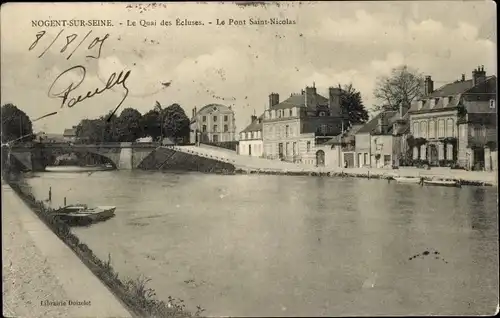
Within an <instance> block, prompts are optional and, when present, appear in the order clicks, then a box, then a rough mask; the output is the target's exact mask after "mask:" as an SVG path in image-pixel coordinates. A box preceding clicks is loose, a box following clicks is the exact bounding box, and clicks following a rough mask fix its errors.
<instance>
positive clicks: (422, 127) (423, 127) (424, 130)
mask: <svg viewBox="0 0 500 318" xmlns="http://www.w3.org/2000/svg"><path fill="white" fill-rule="evenodd" d="M420 136H422V138H427V122H426V121H422V122H420Z"/></svg>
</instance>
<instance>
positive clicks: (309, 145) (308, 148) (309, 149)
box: [307, 141, 311, 152]
mask: <svg viewBox="0 0 500 318" xmlns="http://www.w3.org/2000/svg"><path fill="white" fill-rule="evenodd" d="M309 151H311V142H310V141H308V142H307V152H309Z"/></svg>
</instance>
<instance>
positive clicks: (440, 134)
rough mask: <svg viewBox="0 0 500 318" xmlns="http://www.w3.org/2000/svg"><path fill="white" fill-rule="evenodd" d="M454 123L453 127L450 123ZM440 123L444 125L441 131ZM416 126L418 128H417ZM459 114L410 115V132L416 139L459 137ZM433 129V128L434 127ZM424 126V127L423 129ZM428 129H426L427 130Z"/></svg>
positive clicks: (454, 112) (447, 112) (450, 112)
mask: <svg viewBox="0 0 500 318" xmlns="http://www.w3.org/2000/svg"><path fill="white" fill-rule="evenodd" d="M449 122H450V123H452V124H451V125H450V124H448V123H449ZM440 123H443V126H442V129H441V130H440V126H439V125H440ZM415 124H416V125H417V127H415ZM456 124H457V112H456V111H445V112H431V113H425V114H412V115H410V132H411V134H412V135H413V137H415V138H419V137H420V138H425V139H436V138H444V137H457V136H458V132H457V125H456ZM433 125H434V129H432V128H431V127H433ZM422 126H423V127H422ZM425 128H426V129H425Z"/></svg>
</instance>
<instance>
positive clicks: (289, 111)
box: [288, 109, 293, 117]
mask: <svg viewBox="0 0 500 318" xmlns="http://www.w3.org/2000/svg"><path fill="white" fill-rule="evenodd" d="M292 114H293V113H292V110H291V109H289V110H288V116H290V117H292V116H293V115H292Z"/></svg>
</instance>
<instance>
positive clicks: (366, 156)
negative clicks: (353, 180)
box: [365, 152, 368, 165]
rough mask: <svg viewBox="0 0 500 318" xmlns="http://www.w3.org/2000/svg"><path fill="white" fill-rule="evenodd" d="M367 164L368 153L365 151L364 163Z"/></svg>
mask: <svg viewBox="0 0 500 318" xmlns="http://www.w3.org/2000/svg"><path fill="white" fill-rule="evenodd" d="M367 164H368V154H367V153H366V152H365V165H367Z"/></svg>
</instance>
